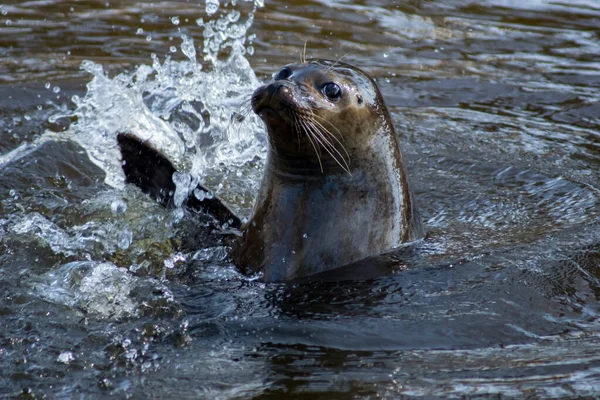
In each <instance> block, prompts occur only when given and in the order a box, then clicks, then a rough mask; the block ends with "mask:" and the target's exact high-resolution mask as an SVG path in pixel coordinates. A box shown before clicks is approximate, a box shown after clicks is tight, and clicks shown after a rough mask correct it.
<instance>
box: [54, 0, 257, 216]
mask: <svg viewBox="0 0 600 400" xmlns="http://www.w3.org/2000/svg"><path fill="white" fill-rule="evenodd" d="M211 4H212V5H211V7H214V6H216V7H217V8H218V6H219V4H218V2H212V3H211ZM232 4H233V5H235V4H234V3H232ZM260 6H262V2H261V1H255V2H254V9H253V12H254V11H255V10H256V8H257V7H260ZM207 7H208V3H207ZM211 10H212V9H211ZM216 11H217V10H214V13H212V14H211V15H213V16H215V17H216V19H214V20H210V21H207V22H205V21H204V20H202V19H199V20H197V23H198V25H200V26H202V27H204V47H203V49H202V53H203V54H204V64H203V63H201V62H199V61H198V59H197V53H196V47H195V45H194V41H193V39H192V38H190V37H188V36H186V35H185V34H181V39H182V44H181V51H182V52H183V54H185V55H186V57H187V58H188V60H186V61H173V60H171V59H170V57H169V56H166V58H165V59H164V60H163V61H161V60H160V57H158V56H157V55H154V54H153V55H152V61H153V62H152V65H141V66H139V67H137V68H136V69H135V70H133V71H131V72H123V73H121V74H119V75H117V76H115V77H112V78H111V77H109V76H108V75H107V74H106V73H105V72H104V70H103V67H102V66H101V65H98V64H95V63H93V62H91V61H84V62H83V64H82V68H83V69H84V70H85V71H87V72H88V73H90V74H91V75H92V77H93V78H92V80H91V81H90V82H89V83H88V85H87V94H86V95H85V97H83V98H79V97H76V96H75V97H74V98H73V102H74V103H75V105H76V109H75V110H74V111H72V112H69V113H64V112H63V113H61V114H58V115H56V116H54V118H55V119H56V118H60V117H70V118H75V119H76V122H75V123H73V124H72V125H71V126H70V127H69V130H68V131H67V132H66V133H65V135H66V136H67V137H68V138H70V139H71V140H74V141H75V142H77V143H79V144H80V145H81V146H82V147H83V148H84V149H85V150H86V151H87V154H88V156H89V157H90V159H91V160H92V162H94V163H95V164H96V165H98V166H99V167H101V168H102V169H103V170H104V171H106V179H105V182H106V183H107V184H108V185H111V186H113V187H118V188H119V187H123V184H124V179H123V173H122V171H121V161H120V153H119V150H118V146H117V144H116V136H117V134H118V133H121V132H127V133H131V134H133V135H135V136H136V137H138V138H140V139H142V140H145V141H148V143H149V144H150V145H152V146H153V147H154V148H156V149H157V150H159V151H160V152H162V153H163V154H165V155H166V156H167V157H168V158H169V159H170V160H171V161H172V162H173V163H174V165H175V166H176V167H177V168H178V169H179V170H180V171H183V172H189V173H190V175H191V176H192V177H193V179H180V180H179V181H180V182H185V183H186V184H187V185H192V184H193V185H195V184H197V182H198V181H201V182H203V183H204V184H205V185H206V184H208V185H209V186H210V185H211V184H214V185H216V187H214V188H211V189H213V191H214V192H215V193H216V194H217V195H219V196H221V197H224V198H225V200H229V203H230V205H232V206H233V208H234V209H235V210H237V211H239V210H240V209H241V210H244V209H246V210H247V209H249V206H250V203H251V202H250V201H245V199H246V197H250V196H252V195H253V193H251V194H248V189H249V188H250V191H252V190H253V189H254V188H255V187H256V182H258V176H259V174H260V169H261V166H262V163H261V160H262V159H264V154H265V138H264V128H263V126H262V123H261V122H260V120H259V119H258V118H257V117H256V116H255V115H247V116H244V117H245V118H244V121H243V122H241V123H238V122H235V123H232V117H233V116H234V115H236V113H238V112H240V111H242V110H243V109H244V107H246V106H248V105H249V99H250V95H251V93H252V92H253V90H254V89H255V88H256V87H257V86H259V85H260V82H259V81H258V79H257V78H256V76H255V74H254V71H253V70H252V68H251V67H250V63H249V62H248V60H247V59H246V58H245V55H246V54H247V53H252V47H251V45H248V46H247V47H246V41H247V31H248V29H249V28H250V26H251V24H252V21H253V18H254V14H253V12H250V13H249V14H248V16H247V19H246V20H245V21H242V17H241V15H242V14H241V13H240V12H239V11H237V10H231V11H229V12H226V11H224V10H222V11H221V12H220V13H217V12H216ZM226 48H227V49H229V55H228V56H227V57H226V59H225V60H224V61H221V60H220V59H219V53H220V52H222V51H223V49H226ZM254 161H258V165H259V168H258V170H257V168H256V164H257V163H255V162H254ZM250 162H253V163H252V166H248V163H250ZM250 182H251V183H250ZM178 183H179V182H178ZM190 189H193V188H191V186H190V187H179V186H178V190H179V191H180V192H181V193H186V192H188V191H189V190H190ZM239 199H241V200H239Z"/></svg>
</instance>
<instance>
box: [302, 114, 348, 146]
mask: <svg viewBox="0 0 600 400" xmlns="http://www.w3.org/2000/svg"><path fill="white" fill-rule="evenodd" d="M309 115H310V116H311V117H313V118H314V119H315V120H317V119H318V120H320V121H323V122H325V123H327V124H329V126H331V127H332V128H333V129H335V132H336V133H337V134H338V135H339V139H340V140H342V139H344V136H343V135H342V133H341V132H340V130H339V129H338V128H337V127H336V126H335V125H334V124H332V123H331V122H329V121H327V120H326V119H325V118H323V117H321V116H319V115H317V114H315V113H314V111H312V110H310V111H309ZM323 129H325V127H323ZM327 133H329V134H332V135H333V132H331V131H330V130H329V129H327ZM333 136H335V135H333Z"/></svg>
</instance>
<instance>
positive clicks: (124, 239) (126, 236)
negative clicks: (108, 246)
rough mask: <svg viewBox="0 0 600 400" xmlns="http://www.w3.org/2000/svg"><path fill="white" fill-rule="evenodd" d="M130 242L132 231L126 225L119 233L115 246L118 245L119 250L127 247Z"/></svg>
mask: <svg viewBox="0 0 600 400" xmlns="http://www.w3.org/2000/svg"><path fill="white" fill-rule="evenodd" d="M131 242H133V232H131V229H129V227H128V226H126V227H125V228H123V230H122V231H121V233H120V234H119V239H118V241H117V246H119V248H120V249H121V250H126V249H128V248H129V246H131Z"/></svg>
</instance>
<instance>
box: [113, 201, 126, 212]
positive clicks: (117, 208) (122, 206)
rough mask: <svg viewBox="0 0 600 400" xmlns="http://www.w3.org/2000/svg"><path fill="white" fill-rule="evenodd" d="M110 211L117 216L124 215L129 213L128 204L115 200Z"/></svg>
mask: <svg viewBox="0 0 600 400" xmlns="http://www.w3.org/2000/svg"><path fill="white" fill-rule="evenodd" d="M110 210H111V211H112V212H113V214H116V215H119V214H123V213H124V212H125V211H127V203H125V202H124V201H123V200H121V199H119V200H115V201H113V202H112V203H111V204H110Z"/></svg>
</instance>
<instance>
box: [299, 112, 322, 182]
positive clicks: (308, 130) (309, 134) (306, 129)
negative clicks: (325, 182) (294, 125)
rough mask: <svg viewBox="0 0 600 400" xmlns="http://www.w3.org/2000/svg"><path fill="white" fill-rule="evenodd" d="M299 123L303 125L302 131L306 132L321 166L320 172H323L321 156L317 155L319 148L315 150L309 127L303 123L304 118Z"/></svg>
mask: <svg viewBox="0 0 600 400" xmlns="http://www.w3.org/2000/svg"><path fill="white" fill-rule="evenodd" d="M300 124H301V125H302V126H303V127H304V131H305V132H306V137H307V138H308V140H309V142H310V144H311V145H312V147H313V149H315V154H316V155H317V159H318V160H319V166H320V167H321V173H323V163H322V162H321V156H320V155H319V150H317V146H315V143H314V142H313V140H312V139H311V136H312V135H311V132H310V129H309V128H308V127H307V126H306V125H305V121H304V120H300Z"/></svg>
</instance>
